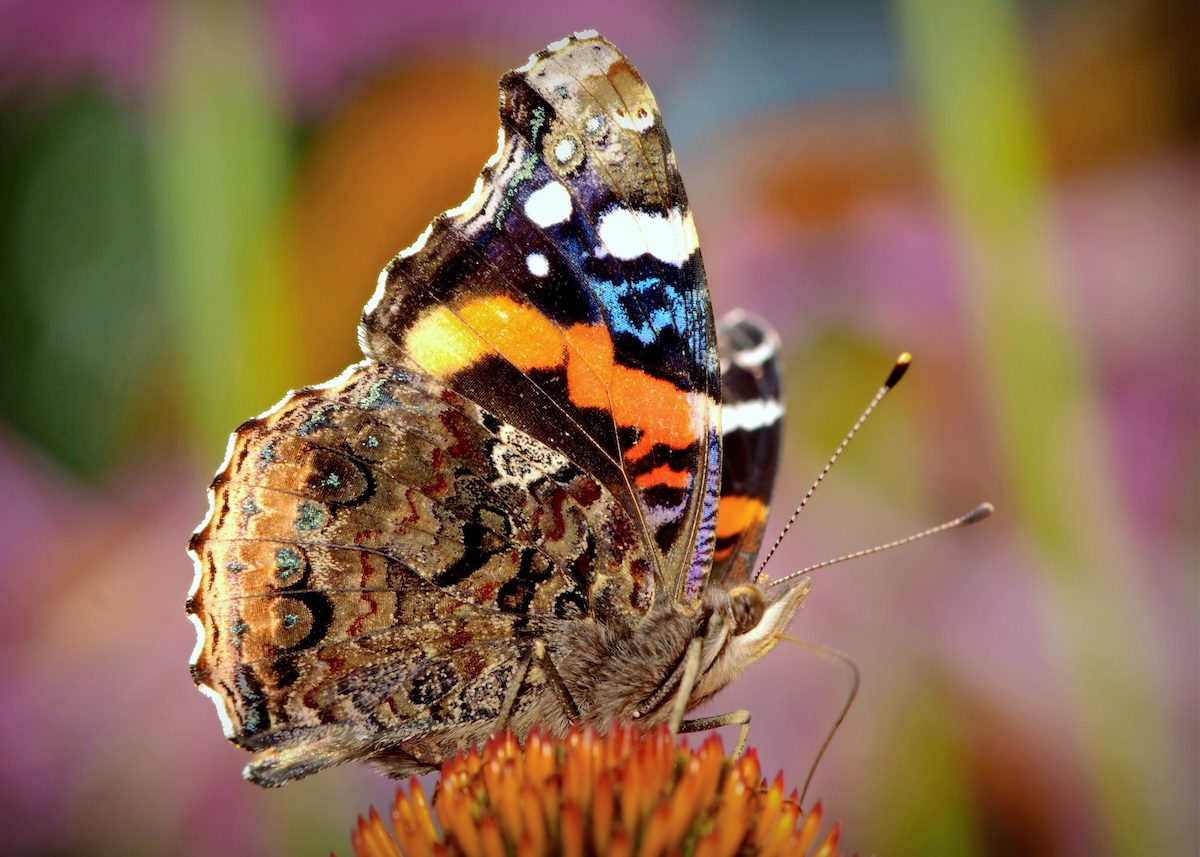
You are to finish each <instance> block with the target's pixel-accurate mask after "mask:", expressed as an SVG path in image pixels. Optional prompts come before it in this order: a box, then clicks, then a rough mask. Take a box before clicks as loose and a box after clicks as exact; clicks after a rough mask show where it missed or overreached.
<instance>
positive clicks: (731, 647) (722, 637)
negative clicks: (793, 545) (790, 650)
mask: <svg viewBox="0 0 1200 857" xmlns="http://www.w3.org/2000/svg"><path fill="white" fill-rule="evenodd" d="M811 588H812V585H811V584H810V583H809V581H808V580H807V579H806V578H801V579H798V580H796V581H795V583H793V584H792V585H790V586H783V587H760V586H758V585H756V584H753V583H743V584H738V585H737V586H734V587H733V588H731V589H728V590H721V589H717V590H716V591H712V590H710V592H709V595H708V599H707V600H708V605H707V606H708V609H709V617H710V618H709V621H708V623H707V630H706V633H705V636H704V648H703V650H702V654H701V663H702V664H703V665H704V668H703V672H702V674H701V676H700V679H699V681H697V683H696V692H695V693H694V694H693V700H695V701H699V700H703V699H707V698H708V697H710V696H712V695H713V694H714V693H716V692H717V691H718V690H720V689H721V688H723V687H724V686H725V685H727V684H728V683H729V682H731V681H733V680H734V679H735V678H737V677H738V676H739V675H740V674H741V673H742V672H743V671H744V670H745V669H746V667H748V666H750V665H751V664H752V663H754V662H755V661H757V660H758V659H759V658H761V657H762V656H763V655H765V654H766V653H767V652H769V651H770V650H771V649H772V648H774V647H775V644H776V643H778V642H779V638H780V636H781V635H782V634H783V633H784V632H785V631H786V630H787V626H788V625H789V624H790V623H791V621H792V617H793V616H795V615H796V611H797V610H799V609H800V605H801V604H802V603H804V599H805V598H806V597H808V593H809V590H810V589H811Z"/></svg>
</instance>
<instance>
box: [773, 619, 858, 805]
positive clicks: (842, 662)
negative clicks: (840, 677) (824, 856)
mask: <svg viewBox="0 0 1200 857" xmlns="http://www.w3.org/2000/svg"><path fill="white" fill-rule="evenodd" d="M779 639H780V640H785V641H786V642H789V643H795V644H796V645H797V646H803V647H804V648H806V649H808V650H809V651H810V652H815V653H816V654H818V655H820V656H821V657H823V658H825V660H827V661H830V662H832V663H835V664H837V665H838V666H840V667H842V668H843V669H844V670H845V671H846V674H847V675H848V676H849V677H850V687H849V688H848V689H847V691H846V701H845V702H843V703H842V707H841V709H840V710H839V711H838V715H837V719H835V720H834V721H833V725H832V726H831V727H829V731H828V732H827V733H825V739H824V740H823V741H821V748H820V749H819V750H817V755H816V756H814V757H813V760H812V764H811V765H809V767H808V776H806V777H805V778H804V785H803V786H802V787H801V789H800V806H801V807H803V806H804V796H805V795H807V794H808V787H809V786H810V785H811V784H812V779H813V776H814V775H815V774H816V773H817V766H818V765H820V764H821V759H822V758H824V756H825V751H826V750H828V749H829V744H830V743H831V742H832V741H833V736H834V735H836V734H837V731H838V729H840V728H841V725H842V721H843V720H845V719H846V715H847V714H849V713H850V706H852V705H854V699H855V697H857V696H858V684H859V673H858V666H857V665H856V664H855V663H854V661H853V660H851V658H850V656H849V655H847V654H846V653H845V652H839V651H838V650H837V649H832V648H830V647H829V646H822V645H821V644H820V643H810V642H809V641H808V640H801V639H800V638H799V637H789V636H788V635H787V634H780V635H779Z"/></svg>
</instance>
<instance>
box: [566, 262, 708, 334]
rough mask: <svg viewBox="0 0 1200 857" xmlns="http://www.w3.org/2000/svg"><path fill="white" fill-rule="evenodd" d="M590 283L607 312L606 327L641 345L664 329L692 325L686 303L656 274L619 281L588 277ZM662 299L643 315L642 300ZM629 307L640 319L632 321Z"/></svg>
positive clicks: (679, 328)
mask: <svg viewBox="0 0 1200 857" xmlns="http://www.w3.org/2000/svg"><path fill="white" fill-rule="evenodd" d="M590 285H591V286H592V288H593V289H594V290H595V292H596V296H597V297H598V298H599V299H600V303H601V304H603V306H604V308H605V309H606V310H607V311H608V323H609V327H610V328H611V329H612V330H613V332H614V333H626V334H630V335H632V336H635V337H637V339H638V340H639V341H640V342H642V343H643V344H645V345H650V344H651V343H653V342H655V341H656V340H657V339H658V334H659V332H660V331H662V330H664V329H665V328H668V327H671V328H674V329H675V330H678V331H686V330H688V329H689V328H690V327H691V326H692V320H691V317H690V315H689V313H688V308H687V304H686V302H685V301H683V300H681V298H680V295H679V292H677V291H676V290H675V288H674V287H673V286H671V285H667V284H664V283H663V282H662V280H660V279H659V278H658V277H646V278H645V279H644V280H634V281H633V282H629V281H628V280H622V281H621V282H620V283H614V282H613V281H612V280H601V279H599V278H591V279H590ZM664 299H665V302H666V306H657V307H655V308H654V309H653V310H652V311H651V312H650V315H649V317H646V314H645V311H644V309H643V307H644V304H645V302H646V301H647V300H652V301H655V302H659V301H663V300H664ZM631 308H633V309H634V310H635V311H636V312H637V314H638V315H639V316H641V317H642V319H643V320H641V321H639V322H636V323H635V322H634V320H633V318H632V317H631V315H630V309H631Z"/></svg>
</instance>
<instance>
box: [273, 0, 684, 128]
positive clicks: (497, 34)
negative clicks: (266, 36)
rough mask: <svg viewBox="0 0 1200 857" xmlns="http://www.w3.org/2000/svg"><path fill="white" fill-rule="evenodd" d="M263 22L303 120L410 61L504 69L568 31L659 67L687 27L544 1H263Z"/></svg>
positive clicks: (627, 11)
mask: <svg viewBox="0 0 1200 857" xmlns="http://www.w3.org/2000/svg"><path fill="white" fill-rule="evenodd" d="M265 18H266V20H265V29H266V32H268V33H270V34H271V37H272V39H273V40H274V43H275V47H276V50H277V51H278V57H279V66H280V69H281V72H282V79H283V84H284V89H285V91H286V92H287V93H288V97H289V99H290V100H291V101H292V102H293V103H294V104H295V105H297V106H298V107H300V109H302V110H303V109H311V108H313V107H320V106H324V105H326V104H328V103H329V102H330V101H331V100H332V99H333V98H334V97H336V95H337V94H338V93H339V92H340V91H341V90H342V89H344V88H345V87H346V86H347V85H349V84H352V83H354V82H355V78H357V77H359V76H361V75H363V74H364V73H367V72H369V71H370V70H372V69H374V68H376V67H379V66H382V65H384V64H386V63H389V62H392V61H395V60H396V59H399V58H403V57H405V56H407V55H410V54H412V53H417V52H429V51H431V50H434V51H437V50H442V51H446V50H448V49H452V50H461V49H465V50H467V51H473V52H476V53H480V52H484V51H486V52H487V53H488V54H489V55H493V56H495V57H497V60H498V61H499V62H500V63H501V67H502V68H507V67H512V66H515V65H519V64H520V63H521V62H523V61H524V58H525V55H526V54H528V53H531V52H532V51H535V50H537V49H539V48H541V47H543V46H544V45H545V44H547V43H548V42H550V41H552V40H554V39H558V38H561V37H562V36H565V35H567V34H568V33H571V32H573V31H576V30H584V29H597V30H599V31H600V32H601V33H603V34H604V35H606V36H607V37H608V38H610V39H612V40H613V41H614V42H616V43H617V44H618V45H620V46H621V49H622V50H624V51H626V52H627V53H629V54H630V55H631V56H635V57H639V58H640V57H645V58H647V59H646V62H647V63H648V64H652V63H655V62H657V63H665V62H669V56H663V53H664V50H665V51H667V53H668V55H669V54H670V53H681V52H683V51H684V50H685V49H686V41H687V28H688V27H689V22H690V21H692V20H694V16H692V15H691V14H689V12H688V10H687V8H686V6H685V5H684V4H682V3H678V2H669V1H668V2H659V3H642V2H638V0H612V2H609V3H605V4H603V5H602V6H594V7H592V8H589V9H587V10H586V11H581V10H580V9H579V8H578V7H575V6H571V5H570V4H563V3H552V2H545V0H518V2H513V3H505V4H503V5H497V4H496V3H491V2H486V0H466V2H461V3H428V4H424V3H423V4H413V3H393V2H388V0H359V2H354V3H346V2H342V0H268V2H267V3H266V4H265ZM672 46H674V47H672ZM504 63H508V65H504Z"/></svg>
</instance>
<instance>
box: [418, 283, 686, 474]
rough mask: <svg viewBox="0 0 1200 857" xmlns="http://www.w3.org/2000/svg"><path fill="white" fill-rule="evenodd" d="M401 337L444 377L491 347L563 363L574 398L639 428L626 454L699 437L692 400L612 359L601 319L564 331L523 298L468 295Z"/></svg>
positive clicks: (537, 364) (635, 455)
mask: <svg viewBox="0 0 1200 857" xmlns="http://www.w3.org/2000/svg"><path fill="white" fill-rule="evenodd" d="M404 345H405V348H406V349H407V351H408V353H409V354H410V355H411V356H412V358H413V359H414V360H415V361H416V362H417V363H418V364H419V365H420V366H422V367H424V369H425V370H426V371H427V372H429V373H430V374H431V375H433V376H434V377H435V378H438V379H442V380H445V379H446V378H448V377H449V376H451V375H453V374H454V373H456V372H461V371H463V370H465V369H469V368H470V367H472V366H473V365H475V364H476V363H478V362H479V361H480V360H483V359H484V358H486V357H489V356H493V355H499V356H500V357H502V358H503V359H505V360H507V361H508V362H509V363H511V364H512V365H513V366H514V367H516V368H517V369H519V370H520V371H522V372H529V371H532V370H534V369H556V368H561V367H563V365H564V363H565V368H566V375H567V395H568V396H570V398H571V402H572V404H574V405H576V406H577V407H580V408H603V409H606V410H607V409H609V408H611V409H612V413H613V418H614V419H615V420H616V423H617V425H619V426H622V427H633V428H636V429H638V430H639V432H640V436H639V438H638V441H637V443H635V444H634V445H633V446H632V447H630V448H629V449H628V450H626V451H625V459H626V460H627V461H637V460H639V459H641V458H643V457H644V456H646V455H647V454H649V452H650V450H651V449H653V447H654V445H655V444H665V445H666V446H669V447H671V448H672V449H687V448H688V447H689V446H691V445H692V444H693V443H695V442H696V441H697V440H698V436H697V435H698V429H697V425H698V424H699V420H698V419H697V418H696V415H695V414H694V413H693V410H694V409H695V408H696V407H699V406H700V405H699V404H698V402H697V401H696V400H695V399H694V398H693V397H692V396H690V395H689V394H688V393H687V392H686V391H684V390H680V389H679V388H678V387H676V386H675V385H674V384H672V383H671V382H670V381H665V380H663V379H661V378H655V377H654V376H652V375H649V374H647V373H646V372H643V371H641V370H640V369H633V368H630V367H628V366H623V365H621V364H620V363H618V362H617V361H616V360H615V359H614V354H613V341H612V336H611V335H610V334H609V331H608V329H607V328H606V327H604V325H589V324H576V325H574V326H572V327H571V328H570V329H569V330H567V331H566V332H565V334H564V332H563V331H562V330H561V329H560V328H559V327H557V326H556V325H555V323H554V322H553V321H551V320H550V319H549V318H547V317H546V316H545V315H543V314H542V313H541V312H539V311H538V310H537V309H535V308H533V307H531V306H529V305H528V304H522V303H518V302H517V301H515V300H513V299H512V298H510V297H506V296H487V297H477V298H473V299H471V300H468V301H466V302H465V303H463V304H462V305H461V306H460V307H458V309H457V311H452V310H451V309H449V308H448V307H445V306H438V307H434V308H433V309H431V310H429V311H428V312H426V313H425V314H424V315H422V316H421V318H420V319H418V321H417V322H416V324H414V325H413V327H412V329H411V330H409V332H408V334H407V335H406V336H405V338H404ZM656 472H657V471H656ZM646 476H649V474H646ZM686 478H687V474H675V475H669V476H668V475H665V474H664V475H663V477H662V478H656V479H655V480H654V483H653V484H656V485H661V484H670V485H672V486H673V487H683V486H682V485H676V484H675V483H677V482H678V481H679V480H686ZM663 479H666V480H669V481H663Z"/></svg>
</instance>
